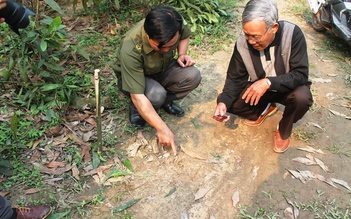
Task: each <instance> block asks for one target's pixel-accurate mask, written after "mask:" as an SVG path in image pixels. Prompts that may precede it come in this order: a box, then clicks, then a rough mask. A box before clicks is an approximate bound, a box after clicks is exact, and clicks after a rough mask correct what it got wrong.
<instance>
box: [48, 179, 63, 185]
mask: <svg viewBox="0 0 351 219" xmlns="http://www.w3.org/2000/svg"><path fill="white" fill-rule="evenodd" d="M60 180H63V178H52V179H46V180H44V182H45V183H47V184H49V185H53V186H55V182H56V181H60Z"/></svg>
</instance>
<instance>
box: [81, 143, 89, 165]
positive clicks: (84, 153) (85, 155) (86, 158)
mask: <svg viewBox="0 0 351 219" xmlns="http://www.w3.org/2000/svg"><path fill="white" fill-rule="evenodd" d="M90 149H91V148H90V146H89V145H84V146H83V148H82V152H81V153H82V158H84V162H89V161H91V155H90V153H89V151H90Z"/></svg>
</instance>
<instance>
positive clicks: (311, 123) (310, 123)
mask: <svg viewBox="0 0 351 219" xmlns="http://www.w3.org/2000/svg"><path fill="white" fill-rule="evenodd" d="M308 125H312V126H314V127H317V128H319V129H321V130H323V131H324V132H325V129H324V128H322V126H320V125H318V124H317V123H314V122H309V123H308Z"/></svg>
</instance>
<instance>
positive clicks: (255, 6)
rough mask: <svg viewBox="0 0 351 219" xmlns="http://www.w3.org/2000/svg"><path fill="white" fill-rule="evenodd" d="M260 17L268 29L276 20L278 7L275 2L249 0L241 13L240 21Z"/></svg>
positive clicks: (244, 21) (243, 21)
mask: <svg viewBox="0 0 351 219" xmlns="http://www.w3.org/2000/svg"><path fill="white" fill-rule="evenodd" d="M257 18H259V19H261V20H262V21H264V22H265V23H266V28H267V29H268V28H269V27H271V26H272V25H273V24H275V23H276V22H277V21H278V9H277V5H276V4H275V2H273V1H270V0H250V1H249V2H248V3H247V4H246V6H245V9H244V12H243V14H242V23H243V24H245V23H246V22H249V21H252V20H255V19H257Z"/></svg>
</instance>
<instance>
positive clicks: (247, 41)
mask: <svg viewBox="0 0 351 219" xmlns="http://www.w3.org/2000/svg"><path fill="white" fill-rule="evenodd" d="M242 28H243V29H242V35H241V36H240V37H239V38H238V40H237V42H236V44H235V47H234V52H233V55H232V57H231V60H230V63H229V67H228V71H227V78H226V81H225V85H224V88H223V92H222V93H221V94H220V95H219V96H218V99H217V107H216V110H215V112H214V118H215V119H216V118H217V120H220V121H222V122H226V121H228V120H229V116H227V115H226V113H227V112H229V113H233V114H235V115H238V116H240V117H243V118H245V120H244V123H245V124H246V125H249V126H257V125H260V124H261V123H262V122H263V121H264V120H265V119H266V118H267V117H268V116H271V115H273V114H274V113H275V112H276V111H277V107H276V105H275V103H280V104H282V105H284V106H285V109H284V114H283V117H282V119H281V120H280V122H279V124H278V125H277V129H276V131H275V137H274V144H273V150H274V151H275V152H277V153H282V152H284V151H286V150H287V149H288V147H289V145H290V135H291V133H292V128H293V124H294V123H296V122H297V121H298V120H299V119H301V118H302V117H303V116H304V115H305V113H306V112H307V111H308V109H309V107H310V106H311V105H312V103H313V98H312V94H311V91H310V85H311V82H309V80H308V74H309V72H308V71H309V70H308V56H307V47H306V40H305V37H304V35H303V33H302V31H301V29H300V28H299V27H298V26H296V25H294V24H292V23H289V22H287V21H278V9H277V6H276V4H275V3H274V2H272V1H270V0H251V1H249V2H248V3H247V4H246V6H245V9H244V12H243V14H242Z"/></svg>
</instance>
